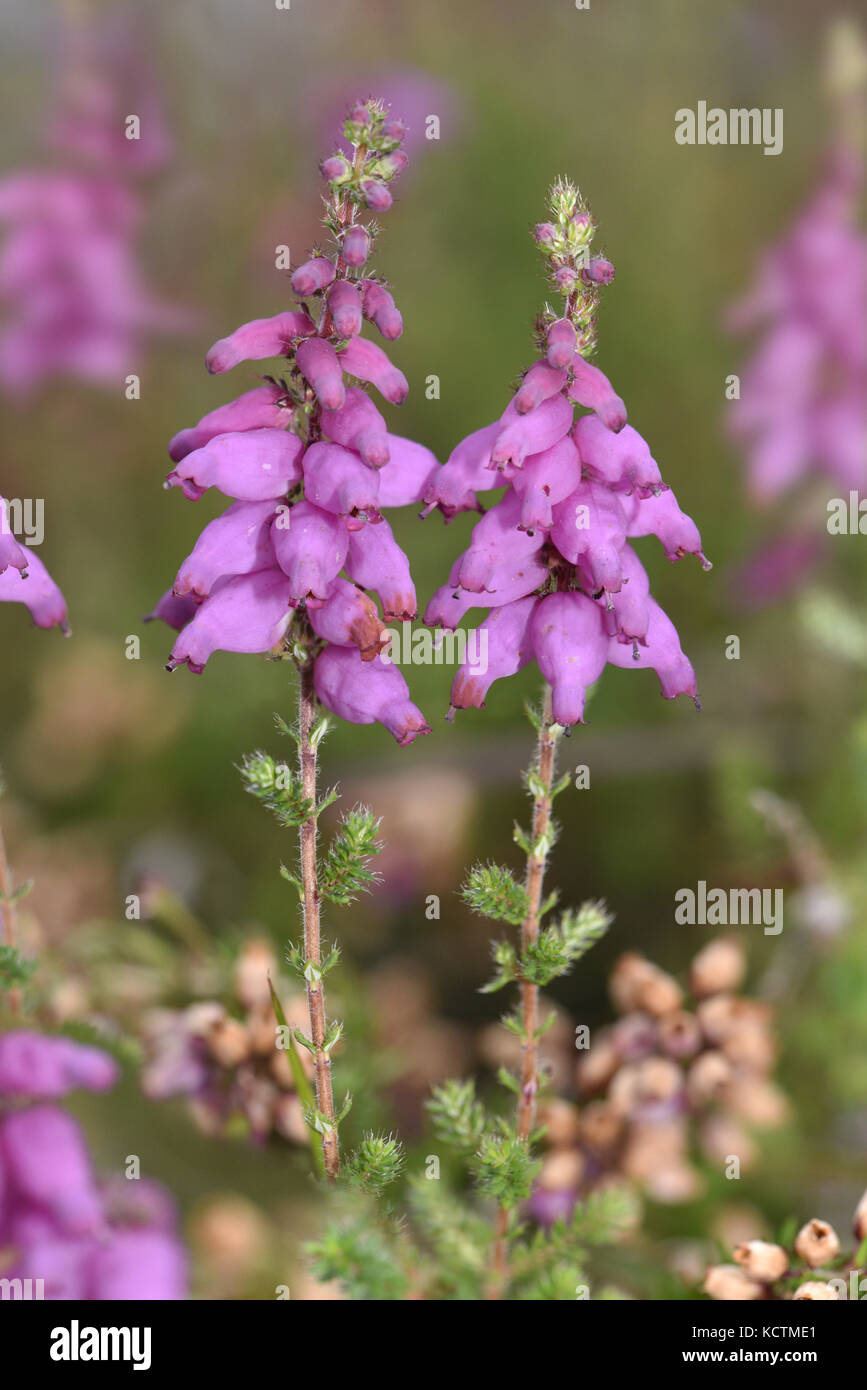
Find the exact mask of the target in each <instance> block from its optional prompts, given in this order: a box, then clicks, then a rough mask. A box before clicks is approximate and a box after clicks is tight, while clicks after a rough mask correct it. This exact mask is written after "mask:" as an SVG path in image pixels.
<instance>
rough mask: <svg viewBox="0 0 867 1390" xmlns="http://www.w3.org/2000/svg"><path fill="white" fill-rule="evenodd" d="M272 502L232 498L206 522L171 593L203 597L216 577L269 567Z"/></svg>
mask: <svg viewBox="0 0 867 1390" xmlns="http://www.w3.org/2000/svg"><path fill="white" fill-rule="evenodd" d="M276 506H277V503H275V502H274V501H272V500H270V499H269V500H267V501H264V502H233V503H232V505H231V507H228V508H227V509H226V511H224V512H223V514H222V516H218V517H216V518H215V520H214V521H211V522H209V523H208V525H207V526H206V527H205V529H204V531H203V532H202V534H201V535H200V536H199V539H198V540H197V541H196V544H195V547H194V548H193V551H192V554H191V555H189V556H188V557H187V559H186V560H185V561H184V563H183V564H182V565H181V567H180V569H179V570H178V576H177V578H176V580H175V583H174V589H173V592H174V594H175V596H176V597H178V598H181V597H183V596H184V595H187V594H189V595H190V596H191V597H192V598H206V597H207V595H208V594H209V593H210V592H211V590H212V589H213V587H214V585H215V584H216V583H217V582H218V580H220V579H225V578H227V577H229V576H230V575H234V574H253V573H255V571H256V570H262V569H268V568H269V567H273V566H274V565H275V564H276V559H275V556H274V547H273V545H272V544H271V535H270V530H271V522H272V521H273V520H274V512H275V509H276ZM190 616H192V614H191V615H190Z"/></svg>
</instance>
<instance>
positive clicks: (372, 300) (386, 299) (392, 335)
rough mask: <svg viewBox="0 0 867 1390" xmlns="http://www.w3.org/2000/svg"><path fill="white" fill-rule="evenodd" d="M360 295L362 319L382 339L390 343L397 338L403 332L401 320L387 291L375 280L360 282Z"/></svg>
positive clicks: (398, 311)
mask: <svg viewBox="0 0 867 1390" xmlns="http://www.w3.org/2000/svg"><path fill="white" fill-rule="evenodd" d="M361 294H362V301H363V304H364V317H365V318H366V319H370V321H371V323H372V324H375V326H376V327H377V328H378V329H379V331H380V333H381V334H382V336H383V338H387V339H388V340H389V341H391V342H393V341H394V340H395V339H396V338H399V337H400V335H401V333H402V332H403V318H402V316H401V313H400V310H399V309H398V308H396V306H395V303H394V299H393V298H392V296H391V295H390V294H389V292H388V290H387V289H385V287H384V286H383V285H378V284H377V283H376V281H375V280H362V282H361Z"/></svg>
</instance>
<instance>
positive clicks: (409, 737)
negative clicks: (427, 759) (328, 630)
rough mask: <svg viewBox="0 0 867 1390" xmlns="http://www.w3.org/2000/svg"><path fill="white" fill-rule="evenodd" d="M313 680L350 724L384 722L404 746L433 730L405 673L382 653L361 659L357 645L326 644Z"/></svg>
mask: <svg viewBox="0 0 867 1390" xmlns="http://www.w3.org/2000/svg"><path fill="white" fill-rule="evenodd" d="M313 680H314V684H315V687H316V694H317V696H318V698H319V699H320V700H321V701H322V704H323V705H325V707H326V708H327V709H330V710H331V711H332V713H333V714H336V715H338V716H339V718H341V719H347V720H348V721H349V722H350V723H351V724H374V723H380V724H383V725H384V726H385V728H386V729H388V731H389V733H390V734H392V735H393V736H394V737H395V738H396V739H397V742H398V743H399V744H400V746H401V748H404V747H406V745H407V744H408V743H412V742H413V740H414V739H416V738H418V736H419V735H420V734H429V733H430V728H429V727H428V725H427V723H426V721H425V718H424V715H423V714H422V713H421V710H419V709H418V708H417V707H416V706H415V705H414V704H413V703H412V701H411V700H410V698H409V690H408V688H407V684H406V681H405V680H404V678H403V676H402V675H401V674H400V672H399V671H398V669H397V667H396V666H394V665H392V664H391V663H390V662H385V661H384V660H383V658H382V656H378V657H376V659H375V660H373V661H362V659H361V655H360V653H359V652H358V650H357V648H355V647H326V648H325V650H324V651H322V652H320V653H319V655H318V656H317V658H316V662H315V665H314V667H313Z"/></svg>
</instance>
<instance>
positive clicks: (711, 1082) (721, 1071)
mask: <svg viewBox="0 0 867 1390" xmlns="http://www.w3.org/2000/svg"><path fill="white" fill-rule="evenodd" d="M730 1078H731V1066H730V1065H729V1062H728V1060H727V1059H726V1058H725V1057H724V1056H723V1054H722V1053H721V1052H703V1053H702V1054H701V1056H700V1057H697V1058H696V1059H695V1061H694V1062H693V1064H692V1066H691V1067H690V1069H689V1071H688V1072H687V1077H686V1092H687V1095H688V1096H689V1099H690V1100H691V1101H692V1103H693V1105H706V1104H707V1103H708V1102H709V1101H711V1100H716V1099H717V1097H718V1096H720V1095H721V1094H722V1092H723V1091H724V1090H725V1088H726V1086H727V1085H728V1082H729V1080H730Z"/></svg>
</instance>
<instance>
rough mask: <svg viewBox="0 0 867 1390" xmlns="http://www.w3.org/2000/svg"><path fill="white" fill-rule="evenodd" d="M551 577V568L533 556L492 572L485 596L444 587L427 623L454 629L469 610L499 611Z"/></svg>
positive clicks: (435, 596)
mask: <svg viewBox="0 0 867 1390" xmlns="http://www.w3.org/2000/svg"><path fill="white" fill-rule="evenodd" d="M549 578H550V571H549V569H548V566H547V565H546V564H545V563H544V561H543V560H540V559H539V556H538V555H532V556H530V558H529V559H527V560H525V561H523V563H520V564H515V563H513V562H512V561H509V562H507V563H506V564H504V565H500V566H499V568H498V569H495V570H494V571H493V573H492V574H491V575H490V577H489V579H488V587H487V589H485V590H484V592H483V593H480V594H475V593H473V592H472V591H471V590H469V589H460V588H457V587H456V586H455V585H454V584H444V585H443V587H442V588H441V589H437V591H436V593H435V594H433V596H432V597H431V600H430V602H429V603H428V606H427V608H426V609H425V615H424V620H425V622H426V623H427V624H428V625H429V626H430V627H447V628H452V629H454V628H456V627H457V625H458V623H459V622H460V621H461V619H462V618H463V617H465V616H466V614H467V613H468V612H469V611H470V609H472V608H500V607H502V605H503V604H506V603H514V602H515V600H516V599H519V598H524V596H525V595H526V594H532V593H534V592H535V591H536V590H537V589H539V588H541V586H542V585H543V584H545V583H546V581H547V580H548V579H549Z"/></svg>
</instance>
